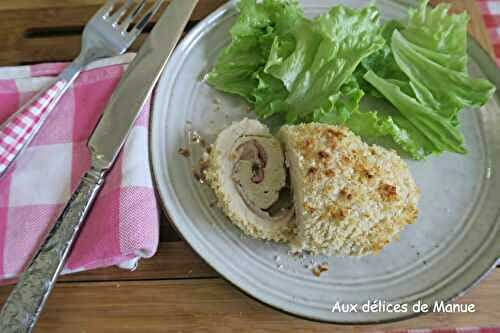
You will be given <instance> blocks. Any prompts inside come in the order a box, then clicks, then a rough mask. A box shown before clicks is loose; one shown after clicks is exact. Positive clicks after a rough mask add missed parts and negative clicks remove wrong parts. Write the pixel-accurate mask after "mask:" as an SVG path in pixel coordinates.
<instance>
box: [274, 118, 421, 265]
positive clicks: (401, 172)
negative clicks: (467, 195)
mask: <svg viewBox="0 0 500 333" xmlns="http://www.w3.org/2000/svg"><path fill="white" fill-rule="evenodd" d="M280 138H281V140H282V141H283V143H284V144H285V149H286V156H287V161H288V164H289V167H290V178H291V182H292V188H293V197H294V202H295V214H296V224H297V237H296V238H295V239H294V240H292V249H293V250H295V251H300V250H307V251H310V252H311V253H313V254H326V255H348V256H358V255H365V254H369V253H377V252H379V251H380V250H381V249H382V248H383V247H384V246H386V245H387V244H388V243H389V242H390V241H391V240H393V239H395V238H397V234H398V232H400V231H401V230H402V229H404V227H405V226H406V225H407V224H409V223H413V222H414V221H415V220H416V218H417V214H418V210H417V203H418V200H419V190H418V188H417V186H416V184H415V182H414V180H413V178H412V176H411V174H410V171H409V169H408V166H407V165H406V163H405V162H404V161H403V160H402V159H401V158H400V157H399V156H398V155H397V154H396V153H395V152H394V151H391V150H387V149H384V148H382V147H378V146H375V145H373V146H369V145H368V144H366V143H364V142H362V141H361V139H360V138H359V137H358V136H356V135H354V134H353V133H352V132H351V131H349V130H348V129H347V128H343V127H336V126H330V125H324V124H304V125H298V126H284V127H282V128H281V130H280Z"/></svg>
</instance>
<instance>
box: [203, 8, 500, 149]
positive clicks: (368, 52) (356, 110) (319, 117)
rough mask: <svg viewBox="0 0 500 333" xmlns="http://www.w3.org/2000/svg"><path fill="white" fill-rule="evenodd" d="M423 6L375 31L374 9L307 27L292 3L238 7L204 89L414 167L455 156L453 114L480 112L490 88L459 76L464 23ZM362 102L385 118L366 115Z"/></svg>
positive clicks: (345, 12) (332, 15)
mask: <svg viewBox="0 0 500 333" xmlns="http://www.w3.org/2000/svg"><path fill="white" fill-rule="evenodd" d="M427 2H428V0H420V5H419V6H418V8H414V9H411V10H410V11H409V17H408V20H407V22H399V21H394V20H393V21H388V22H385V23H384V24H383V25H381V23H380V20H379V13H378V10H377V8H376V7H374V6H368V7H366V8H363V9H351V8H348V7H345V6H335V7H332V8H331V9H330V10H329V11H328V12H326V13H324V14H323V15H320V16H318V17H317V18H315V19H308V18H306V17H305V16H304V13H303V11H302V9H301V8H300V6H299V5H298V2H297V1H296V0H262V1H259V0H240V2H239V9H240V15H239V17H238V19H237V21H236V23H235V24H234V26H233V27H232V29H231V43H230V45H229V46H228V47H227V48H225V49H224V50H223V51H222V53H221V54H220V56H219V58H218V60H217V63H216V65H215V66H214V68H213V70H212V71H211V72H210V73H209V74H208V77H207V80H208V83H209V84H210V85H212V86H213V87H215V88H216V89H219V90H221V91H224V92H228V93H232V94H237V95H240V96H242V97H243V98H244V99H246V100H247V101H248V102H249V103H250V104H251V105H252V106H253V108H254V110H255V112H256V114H257V116H258V117H259V118H260V119H261V120H269V121H270V122H271V123H274V124H277V125H278V126H281V125H283V124H295V123H301V122H323V123H330V124H341V125H345V126H347V127H349V128H350V129H351V130H352V131H353V132H354V133H356V134H358V135H360V136H361V137H363V138H365V139H368V140H371V139H376V138H383V139H384V140H385V141H389V142H390V145H391V146H395V147H397V148H399V149H400V150H402V151H405V152H406V153H408V154H409V155H410V156H411V157H413V158H414V159H422V158H424V157H426V156H427V155H429V154H437V153H441V152H443V151H450V152H455V153H461V154H463V153H465V152H466V150H465V147H464V139H463V136H462V133H461V132H460V129H459V125H460V124H459V119H458V112H459V111H460V110H461V109H463V108H464V107H479V106H482V105H484V104H485V103H487V101H488V100H489V98H490V97H491V95H492V94H493V93H494V90H495V88H494V86H493V85H492V84H491V83H490V82H488V81H487V80H484V79H474V78H471V77H470V76H469V75H468V73H467V54H466V47H467V45H466V43H467V22H468V16H467V14H458V15H449V14H448V6H447V5H445V4H441V5H438V6H437V7H435V8H432V9H431V8H428V7H427ZM364 98H376V99H379V100H384V101H386V102H388V103H390V104H391V105H392V106H393V108H387V110H385V109H386V108H384V110H369V109H368V110H367V109H365V108H363V107H362V106H361V101H362V100H363V99H364Z"/></svg>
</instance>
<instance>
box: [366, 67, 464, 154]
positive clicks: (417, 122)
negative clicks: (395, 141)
mask: <svg viewBox="0 0 500 333" xmlns="http://www.w3.org/2000/svg"><path fill="white" fill-rule="evenodd" d="M364 78H365V80H367V81H368V82H369V83H370V84H372V85H373V86H374V87H375V88H377V89H378V90H379V92H380V93H381V94H382V95H383V96H384V97H385V98H387V99H388V100H389V102H391V104H393V105H394V106H395V107H396V108H397V109H398V110H399V111H400V112H401V114H402V115H403V116H404V117H405V118H406V120H408V122H410V123H411V124H412V125H413V126H414V127H415V128H416V129H417V130H418V131H419V132H421V133H422V134H423V135H424V136H425V137H426V138H427V140H429V141H430V142H431V143H432V144H433V146H434V148H433V149H432V151H433V152H441V151H445V150H446V151H451V152H456V153H460V154H464V153H465V152H466V150H465V148H464V138H463V135H462V133H461V132H460V130H459V129H457V128H456V127H455V126H453V125H452V124H451V122H450V120H449V119H447V118H445V117H442V116H440V115H438V114H437V113H436V112H435V111H434V110H432V109H429V108H428V107H426V106H425V105H423V104H422V103H420V102H418V101H417V100H416V99H414V98H412V97H410V96H408V95H407V94H405V93H404V92H402V91H401V89H400V88H399V87H398V86H397V85H395V84H393V83H391V82H389V81H388V80H385V79H383V78H381V77H379V76H377V75H376V74H375V73H374V72H371V71H370V72H368V73H367V74H366V75H365V77H364Z"/></svg>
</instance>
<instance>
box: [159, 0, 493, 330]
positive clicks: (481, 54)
mask: <svg viewBox="0 0 500 333" xmlns="http://www.w3.org/2000/svg"><path fill="white" fill-rule="evenodd" d="M391 1H392V2H395V3H399V4H402V5H404V6H411V5H412V4H415V1H412V0H391ZM235 6H236V0H230V1H228V2H227V3H225V4H223V5H222V6H220V7H219V8H217V9H216V10H215V11H213V12H212V13H211V14H210V15H208V16H207V17H205V18H204V19H203V20H201V21H200V22H198V23H197V24H196V25H195V26H194V27H193V28H192V29H191V30H190V31H189V32H188V34H186V36H184V38H183V40H182V41H181V42H180V43H179V45H178V46H177V47H176V49H175V50H174V53H173V54H172V58H173V57H175V56H176V54H177V53H181V51H180V50H182V49H184V48H185V47H184V46H187V45H188V44H189V43H191V42H192V40H193V38H196V37H197V36H198V34H199V33H201V32H202V31H203V30H204V27H205V26H207V25H209V24H210V23H211V22H212V21H214V20H217V19H218V18H219V17H221V16H223V15H224V14H226V13H227V12H228V11H231V10H234V8H235ZM468 52H469V53H474V54H475V55H476V56H475V58H480V59H481V64H480V67H483V66H486V67H487V68H486V70H485V74H486V76H487V77H488V79H489V80H491V81H493V82H494V84H495V85H496V87H497V91H496V92H495V95H497V99H498V100H500V95H499V93H500V92H499V88H500V69H499V68H498V67H497V66H496V64H495V63H494V62H493V61H492V59H491V58H490V56H489V54H488V53H487V52H486V50H484V49H483V48H482V47H481V46H480V45H479V44H478V43H477V42H476V40H475V39H474V38H472V37H471V36H470V34H468ZM168 67H169V66H168V64H167V67H166V69H165V71H164V72H163V73H162V75H161V77H160V80H159V82H158V86H157V87H161V86H163V85H164V83H163V82H164V81H167V79H165V77H166V74H165V72H166V71H167V70H168ZM155 92H156V89H155ZM157 101H158V99H157V98H156V94H155V95H154V96H153V103H152V108H151V117H150V125H151V131H150V135H149V149H150V157H151V161H150V162H151V165H152V173H153V182H154V184H155V187H156V189H157V191H158V194H159V197H160V206H161V209H162V211H163V212H165V213H166V214H167V215H168V216H169V217H170V219H171V221H172V222H173V223H172V225H173V227H174V228H175V230H176V231H177V232H179V234H180V235H181V236H182V237H183V239H184V240H185V241H186V243H187V244H188V245H189V246H190V247H191V248H192V249H193V251H195V253H196V254H197V255H199V256H200V257H201V258H203V260H204V261H205V262H207V263H208V264H209V265H210V267H211V268H212V269H214V270H215V271H216V272H217V273H218V274H219V275H220V277H222V278H223V279H224V280H226V281H228V282H229V283H230V284H231V285H233V286H235V287H236V288H238V289H239V290H240V291H242V292H243V293H244V294H245V295H247V296H249V297H251V298H252V299H254V300H256V301H258V302H259V303H261V304H265V305H267V306H269V307H271V308H273V309H276V310H278V311H280V312H283V313H287V314H289V315H293V316H295V317H298V318H302V319H306V320H309V321H315V322H323V323H331V324H340V325H354V324H355V325H369V324H382V323H391V322H397V321H402V320H406V319H411V318H414V317H417V316H420V315H423V314H426V313H425V312H408V313H405V314H403V315H401V314H397V313H395V315H396V316H394V317H393V318H387V319H381V320H360V321H356V320H352V321H351V320H346V321H342V320H327V319H323V318H319V317H314V316H309V315H306V314H302V313H298V312H295V311H293V310H290V309H285V308H284V307H283V308H282V307H280V306H279V305H277V304H272V303H271V302H268V301H266V300H265V299H263V298H260V297H259V296H257V295H254V294H253V293H252V291H250V290H247V289H245V288H244V286H240V285H239V284H238V283H237V282H235V281H233V280H232V279H231V278H230V277H228V276H227V275H226V274H224V273H223V272H221V270H220V268H219V267H217V265H216V264H214V263H212V259H213V258H208V255H204V254H203V253H201V251H200V249H198V248H196V246H194V245H192V244H191V241H192V240H189V239H188V237H186V235H185V233H183V232H181V230H180V228H179V227H178V225H177V223H178V222H176V221H175V220H174V217H173V216H175V215H172V210H173V208H174V207H173V206H176V204H175V203H173V202H172V201H171V198H170V197H169V195H168V193H169V192H170V191H169V189H168V188H163V189H162V187H163V186H162V185H160V182H159V181H158V180H159V178H160V177H159V175H160V174H161V166H160V162H159V161H160V158H159V157H158V156H157V154H160V152H159V151H157V150H155V149H153V142H154V140H153V138H154V137H155V136H156V134H155V133H157V132H158V130H155V128H156V127H157V125H155V121H154V119H155V118H156V115H157V114H158V113H159V112H160V111H155V110H157V109H160V108H159V107H158V108H157V107H155V106H156V103H157ZM169 203H170V204H169ZM497 217H498V215H497ZM498 233H499V234H500V232H498ZM493 245H494V244H493ZM497 247H498V249H497V251H500V246H497ZM494 249H495V248H493V250H494ZM492 253H493V254H492V262H491V264H489V265H485V266H487V267H486V268H485V269H484V270H483V271H481V272H480V273H479V274H478V275H477V276H476V277H475V278H474V279H473V280H472V281H471V282H470V283H468V284H467V285H465V286H464V287H462V288H459V289H460V290H458V291H455V292H453V293H452V294H451V295H450V296H448V297H447V298H446V299H443V301H444V302H445V303H449V302H451V301H453V300H455V299H456V298H458V297H460V296H461V295H463V294H464V293H466V292H467V291H469V290H470V289H471V288H473V287H474V286H476V285H478V284H479V283H480V282H481V281H482V280H483V279H484V278H486V276H487V275H488V274H489V273H491V272H492V271H493V270H495V268H496V266H497V262H498V261H500V253H497V254H496V255H495V254H494V251H492ZM228 275H229V274H228ZM474 275H476V274H474ZM451 281H453V280H451ZM451 281H450V282H451ZM446 286H447V285H445V286H442V287H441V288H439V289H437V290H436V291H435V293H439V292H440V291H441V290H442V289H444V288H446Z"/></svg>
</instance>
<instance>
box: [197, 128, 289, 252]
mask: <svg viewBox="0 0 500 333" xmlns="http://www.w3.org/2000/svg"><path fill="white" fill-rule="evenodd" d="M206 179H207V181H208V182H209V184H210V186H211V187H212V188H213V190H214V192H215V194H216V196H217V199H218V204H219V206H220V207H221V208H222V209H223V211H224V213H225V214H226V215H227V216H228V217H229V218H230V220H231V221H232V222H233V223H234V224H235V225H237V226H238V227H239V228H240V229H241V230H243V231H244V232H245V233H246V234H247V235H249V236H252V237H255V238H260V239H268V240H274V241H278V242H279V241H288V240H289V238H290V236H291V235H292V234H293V233H294V223H293V209H291V207H290V202H289V200H288V202H285V205H282V201H283V200H281V198H280V197H282V196H283V193H284V192H286V191H287V174H286V169H285V158H284V154H283V151H282V149H281V144H280V142H279V141H278V140H277V139H276V138H274V137H273V136H272V135H271V133H270V132H269V130H268V128H267V127H266V126H264V125H262V124H261V123H260V122H258V121H256V120H250V119H244V120H242V121H240V122H236V123H234V124H232V125H231V126H229V127H227V128H226V129H224V130H223V131H222V132H221V133H220V134H219V135H218V137H217V139H216V141H215V143H214V145H213V147H212V149H211V152H210V158H209V164H208V169H207V170H206Z"/></svg>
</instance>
